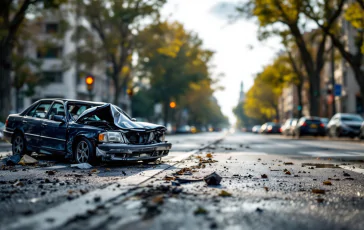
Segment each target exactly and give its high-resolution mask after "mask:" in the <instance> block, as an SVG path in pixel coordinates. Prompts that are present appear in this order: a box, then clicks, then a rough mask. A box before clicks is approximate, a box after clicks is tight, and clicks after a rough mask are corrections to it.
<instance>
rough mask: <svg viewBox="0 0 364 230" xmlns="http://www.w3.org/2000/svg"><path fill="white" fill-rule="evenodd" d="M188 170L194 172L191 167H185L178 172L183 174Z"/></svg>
mask: <svg viewBox="0 0 364 230" xmlns="http://www.w3.org/2000/svg"><path fill="white" fill-rule="evenodd" d="M186 172H192V170H191V169H190V168H183V169H181V170H179V171H178V172H177V174H178V175H183V174H185V173H186Z"/></svg>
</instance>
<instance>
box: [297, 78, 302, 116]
mask: <svg viewBox="0 0 364 230" xmlns="http://www.w3.org/2000/svg"><path fill="white" fill-rule="evenodd" d="M297 98H298V107H299V108H300V109H298V118H301V117H302V110H303V104H302V83H300V84H298V85H297Z"/></svg>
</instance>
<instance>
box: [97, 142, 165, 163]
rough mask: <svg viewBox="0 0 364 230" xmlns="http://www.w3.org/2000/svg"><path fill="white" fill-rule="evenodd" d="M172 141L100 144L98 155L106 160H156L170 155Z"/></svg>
mask: <svg viewBox="0 0 364 230" xmlns="http://www.w3.org/2000/svg"><path fill="white" fill-rule="evenodd" d="M171 148H172V144H171V143H167V142H164V143H157V144H149V145H132V144H112V143H106V144H99V145H98V146H97V147H96V156H97V157H101V158H102V160H104V161H142V160H155V159H158V158H161V157H165V156H167V155H168V153H169V150H170V149H171Z"/></svg>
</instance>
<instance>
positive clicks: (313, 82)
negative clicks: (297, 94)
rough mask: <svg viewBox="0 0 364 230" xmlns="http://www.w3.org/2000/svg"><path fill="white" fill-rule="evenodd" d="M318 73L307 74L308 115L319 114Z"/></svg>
mask: <svg viewBox="0 0 364 230" xmlns="http://www.w3.org/2000/svg"><path fill="white" fill-rule="evenodd" d="M319 75H320V74H312V75H309V82H310V90H309V92H310V100H309V101H310V114H309V115H310V116H319V106H320V76H319Z"/></svg>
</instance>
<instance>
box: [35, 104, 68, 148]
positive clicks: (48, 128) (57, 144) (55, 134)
mask: <svg viewBox="0 0 364 230" xmlns="http://www.w3.org/2000/svg"><path fill="white" fill-rule="evenodd" d="M55 115H61V116H63V117H64V119H66V114H65V109H64V104H63V102H61V101H56V102H54V103H53V104H52V107H51V108H50V110H49V112H48V114H47V115H46V118H45V119H44V120H43V121H42V123H41V127H42V129H41V135H40V139H41V152H43V153H48V154H50V153H61V152H64V151H65V149H66V134H67V122H60V121H55V120H54V116H55Z"/></svg>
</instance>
